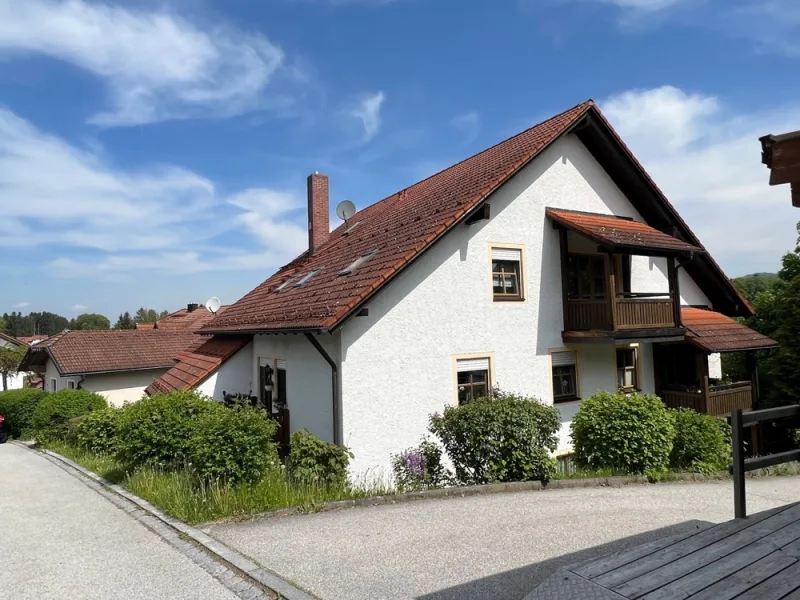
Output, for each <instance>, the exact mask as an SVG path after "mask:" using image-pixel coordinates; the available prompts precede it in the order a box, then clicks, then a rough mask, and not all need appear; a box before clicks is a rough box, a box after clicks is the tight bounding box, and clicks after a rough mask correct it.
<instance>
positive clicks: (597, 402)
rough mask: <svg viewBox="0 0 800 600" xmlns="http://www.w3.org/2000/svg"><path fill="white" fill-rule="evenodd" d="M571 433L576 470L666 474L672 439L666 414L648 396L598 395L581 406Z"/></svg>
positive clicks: (605, 393)
mask: <svg viewBox="0 0 800 600" xmlns="http://www.w3.org/2000/svg"><path fill="white" fill-rule="evenodd" d="M571 431H572V444H573V447H574V451H575V461H576V462H577V463H578V466H580V467H582V468H584V469H592V470H599V469H611V470H612V471H615V472H623V473H644V472H645V471H655V472H657V471H661V470H664V469H665V468H666V467H667V465H668V463H669V455H670V452H671V451H672V440H673V439H674V436H675V428H674V426H673V419H672V417H671V415H670V413H669V411H668V410H667V408H666V407H665V406H664V403H663V402H661V399H660V398H658V397H657V396H653V395H651V394H645V395H639V394H630V395H626V394H622V393H618V394H611V393H609V392H599V393H597V394H596V395H594V396H592V397H591V398H589V399H588V400H585V401H584V402H583V403H582V404H581V407H580V409H579V410H578V414H576V415H575V418H574V419H573V420H572V426H571Z"/></svg>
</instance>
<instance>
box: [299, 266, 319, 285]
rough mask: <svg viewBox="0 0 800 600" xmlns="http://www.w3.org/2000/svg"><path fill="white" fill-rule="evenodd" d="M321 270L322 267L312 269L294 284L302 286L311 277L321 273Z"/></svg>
mask: <svg viewBox="0 0 800 600" xmlns="http://www.w3.org/2000/svg"><path fill="white" fill-rule="evenodd" d="M320 270H321V269H314V270H313V271H311V272H309V273H306V274H305V275H303V277H302V278H301V279H300V281H298V282H297V283H295V284H294V287H300V286H301V285H303V284H304V283H306V282H307V281H308V280H309V279H311V278H312V277H313V276H314V275H316V274H317V273H319V272H320Z"/></svg>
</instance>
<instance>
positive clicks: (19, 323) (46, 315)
mask: <svg viewBox="0 0 800 600" xmlns="http://www.w3.org/2000/svg"><path fill="white" fill-rule="evenodd" d="M2 318H3V321H5V323H6V329H5V332H6V333H8V334H10V335H13V336H14V337H20V336H23V335H38V334H42V335H55V334H56V333H59V332H61V331H64V330H65V329H67V327H68V326H69V319H67V318H66V317H62V316H61V315H57V314H55V313H50V312H38V313H37V312H32V313H29V314H27V315H23V314H22V313H20V312H12V313H11V314H9V313H5V314H4V315H3V317H2Z"/></svg>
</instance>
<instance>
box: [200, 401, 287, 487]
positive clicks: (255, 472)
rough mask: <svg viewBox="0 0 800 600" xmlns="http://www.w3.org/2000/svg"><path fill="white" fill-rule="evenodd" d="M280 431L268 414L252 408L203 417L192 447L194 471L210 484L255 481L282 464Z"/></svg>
mask: <svg viewBox="0 0 800 600" xmlns="http://www.w3.org/2000/svg"><path fill="white" fill-rule="evenodd" d="M277 428H278V425H277V423H275V421H273V420H272V419H270V418H269V417H268V416H267V415H266V413H265V412H264V411H261V410H256V409H252V408H243V409H240V410H230V409H226V408H223V409H222V410H215V411H212V412H208V413H205V414H202V415H200V416H199V417H198V419H197V421H196V422H195V427H194V433H193V435H192V438H191V443H190V445H189V456H188V458H189V462H190V463H191V465H192V469H193V470H194V471H195V472H196V473H197V474H198V475H199V476H200V477H201V478H203V479H204V480H207V481H214V480H216V481H223V482H227V483H239V482H242V481H245V482H255V481H257V480H258V479H259V478H260V477H261V476H262V475H263V474H264V473H265V472H266V471H267V470H268V469H270V468H276V467H278V466H279V465H280V461H279V460H278V450H277V447H276V445H275V442H274V439H273V436H274V435H275V431H276V430H277Z"/></svg>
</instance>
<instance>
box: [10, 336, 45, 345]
mask: <svg viewBox="0 0 800 600" xmlns="http://www.w3.org/2000/svg"><path fill="white" fill-rule="evenodd" d="M48 337H49V336H46V335H42V334H39V335H21V336H19V337H18V338H17V339H18V340H19V341H20V342H24V343H25V344H27V345H28V346H33V345H34V344H38V343H39V342H41V341H42V340H46V339H47V338H48Z"/></svg>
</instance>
